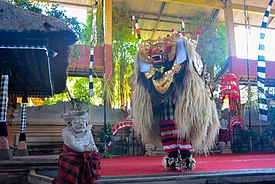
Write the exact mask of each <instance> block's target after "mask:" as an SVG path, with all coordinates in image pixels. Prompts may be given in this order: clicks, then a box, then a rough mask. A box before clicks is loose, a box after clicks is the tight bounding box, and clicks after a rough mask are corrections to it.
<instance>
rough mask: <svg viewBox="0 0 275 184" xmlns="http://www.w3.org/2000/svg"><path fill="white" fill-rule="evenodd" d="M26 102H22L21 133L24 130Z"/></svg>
mask: <svg viewBox="0 0 275 184" xmlns="http://www.w3.org/2000/svg"><path fill="white" fill-rule="evenodd" d="M26 117H27V103H22V117H21V133H25V132H26Z"/></svg>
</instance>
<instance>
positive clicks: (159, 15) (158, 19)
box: [151, 2, 166, 39]
mask: <svg viewBox="0 0 275 184" xmlns="http://www.w3.org/2000/svg"><path fill="white" fill-rule="evenodd" d="M165 5H166V2H162V3H161V6H160V9H159V13H158V17H157V23H156V25H155V28H154V31H153V33H152V36H151V39H153V37H154V35H155V33H156V29H157V27H158V25H159V22H160V18H161V15H162V13H163V10H164V8H165Z"/></svg>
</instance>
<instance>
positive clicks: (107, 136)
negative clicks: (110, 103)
mask: <svg viewBox="0 0 275 184" xmlns="http://www.w3.org/2000/svg"><path fill="white" fill-rule="evenodd" d="M99 140H100V142H102V143H104V144H105V147H106V144H108V143H109V142H112V141H113V140H114V138H113V132H112V125H111V124H110V123H107V124H106V129H105V127H103V128H101V131H100V132H99Z"/></svg>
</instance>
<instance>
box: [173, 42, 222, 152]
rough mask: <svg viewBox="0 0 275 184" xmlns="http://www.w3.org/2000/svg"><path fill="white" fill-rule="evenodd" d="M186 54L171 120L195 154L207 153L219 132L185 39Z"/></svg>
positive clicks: (212, 109) (189, 47)
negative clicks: (183, 73)
mask: <svg viewBox="0 0 275 184" xmlns="http://www.w3.org/2000/svg"><path fill="white" fill-rule="evenodd" d="M185 45H186V47H187V48H186V50H187V55H188V59H189V61H188V63H187V67H188V68H187V71H188V72H187V73H186V76H185V80H184V81H183V85H184V88H183V89H182V92H180V93H178V94H180V95H179V96H178V99H177V102H176V109H175V120H176V125H177V128H178V130H179V133H180V136H181V137H187V139H189V140H190V141H191V143H192V147H193V149H194V150H195V151H198V152H203V153H205V154H207V153H208V152H209V150H210V149H211V148H212V147H213V146H214V144H215V138H216V135H217V133H218V131H219V126H220V124H219V118H218V114H217V110H216V105H215V102H214V101H213V100H211V99H210V98H209V94H208V92H207V90H206V87H205V83H204V81H203V80H202V79H201V78H200V77H199V75H198V74H197V73H196V71H195V70H194V67H193V63H192V59H193V57H195V55H196V54H197V53H196V51H195V48H194V46H193V45H192V44H189V43H188V41H187V40H186V39H185Z"/></svg>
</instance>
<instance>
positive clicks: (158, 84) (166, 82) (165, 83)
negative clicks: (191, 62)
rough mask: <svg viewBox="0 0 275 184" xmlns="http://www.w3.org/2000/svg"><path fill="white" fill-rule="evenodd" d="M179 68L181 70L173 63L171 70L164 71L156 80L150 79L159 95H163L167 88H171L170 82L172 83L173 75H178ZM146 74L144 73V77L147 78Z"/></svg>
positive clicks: (180, 66)
mask: <svg viewBox="0 0 275 184" xmlns="http://www.w3.org/2000/svg"><path fill="white" fill-rule="evenodd" d="M181 68H182V65H180V64H176V62H175V64H174V65H173V67H172V68H171V70H168V71H166V72H165V73H164V74H163V76H162V77H161V78H160V79H157V80H155V79H152V81H153V85H154V87H155V89H156V90H157V91H158V92H159V93H160V94H165V93H166V92H167V91H168V89H169V87H170V86H171V84H172V82H173V81H174V75H175V74H176V73H179V72H180V69H181ZM147 73H149V72H147ZM147 73H145V76H146V77H147ZM147 78H148V77H147ZM148 79H149V78H148Z"/></svg>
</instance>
